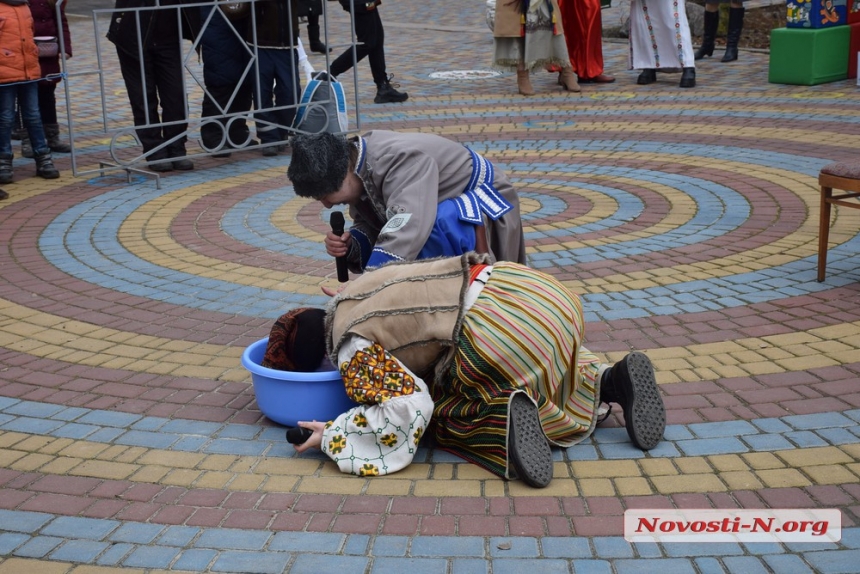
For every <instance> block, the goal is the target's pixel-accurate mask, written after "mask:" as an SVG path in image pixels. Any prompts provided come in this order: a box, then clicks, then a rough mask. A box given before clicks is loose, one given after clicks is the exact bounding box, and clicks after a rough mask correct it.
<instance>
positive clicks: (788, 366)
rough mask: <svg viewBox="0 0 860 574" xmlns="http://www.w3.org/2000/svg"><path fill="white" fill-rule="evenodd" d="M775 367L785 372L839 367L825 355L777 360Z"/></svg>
mask: <svg viewBox="0 0 860 574" xmlns="http://www.w3.org/2000/svg"><path fill="white" fill-rule="evenodd" d="M855 353H856V351H855ZM774 363H776V364H777V365H779V366H780V367H781V368H783V369H784V370H786V371H804V370H810V369H821V368H823V367H832V366H835V365H840V364H841V363H838V362H837V361H836V360H835V359H833V358H831V357H828V356H826V355H807V356H805V357H795V358H791V359H779V360H778V361H774Z"/></svg>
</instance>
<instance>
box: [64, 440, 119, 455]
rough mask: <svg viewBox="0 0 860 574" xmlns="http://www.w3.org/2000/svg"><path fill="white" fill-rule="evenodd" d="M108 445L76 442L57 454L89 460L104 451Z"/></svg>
mask: <svg viewBox="0 0 860 574" xmlns="http://www.w3.org/2000/svg"><path fill="white" fill-rule="evenodd" d="M107 449H108V445H106V444H99V443H95V442H83V441H82V442H76V443H74V444H71V445H69V446H67V447H66V448H64V449H63V450H61V451H60V452H59V453H58V454H60V455H62V456H71V457H75V458H83V459H91V458H95V457H96V456H98V455H99V454H100V453H102V452H104V451H106V450H107Z"/></svg>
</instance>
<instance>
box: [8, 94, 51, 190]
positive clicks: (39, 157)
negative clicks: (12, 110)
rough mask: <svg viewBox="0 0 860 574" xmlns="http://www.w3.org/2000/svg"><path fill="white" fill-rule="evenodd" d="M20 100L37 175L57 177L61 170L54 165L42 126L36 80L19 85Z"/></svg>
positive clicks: (22, 116) (46, 177) (48, 177)
mask: <svg viewBox="0 0 860 574" xmlns="http://www.w3.org/2000/svg"><path fill="white" fill-rule="evenodd" d="M18 102H19V105H20V106H21V121H22V122H23V123H24V127H25V128H26V129H27V135H29V136H30V143H31V144H32V146H33V157H34V159H35V160H36V175H38V176H39V177H42V178H45V179H56V178H58V177H60V172H59V171H57V168H55V167H54V162H53V160H52V158H51V150H50V148H49V147H48V141H47V140H46V139H45V130H44V128H43V127H42V114H41V112H40V111H39V89H38V87H37V85H36V83H35V82H28V83H26V84H19V85H18Z"/></svg>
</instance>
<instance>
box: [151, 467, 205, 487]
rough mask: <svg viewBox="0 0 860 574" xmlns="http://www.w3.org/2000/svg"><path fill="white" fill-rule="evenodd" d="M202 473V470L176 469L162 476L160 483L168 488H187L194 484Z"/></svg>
mask: <svg viewBox="0 0 860 574" xmlns="http://www.w3.org/2000/svg"><path fill="white" fill-rule="evenodd" d="M203 472H204V471H202V470H191V469H188V468H177V469H175V470H171V471H170V472H168V473H167V474H166V475H164V478H162V479H161V482H162V483H164V484H167V485H170V486H184V487H186V488H187V487H190V486H191V485H192V484H194V481H195V480H197V479H198V478H200V475H201V474H203Z"/></svg>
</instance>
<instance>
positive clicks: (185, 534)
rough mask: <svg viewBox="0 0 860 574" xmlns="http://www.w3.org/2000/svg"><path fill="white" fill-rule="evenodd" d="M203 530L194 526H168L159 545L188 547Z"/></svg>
mask: <svg viewBox="0 0 860 574" xmlns="http://www.w3.org/2000/svg"><path fill="white" fill-rule="evenodd" d="M200 532H201V530H200V529H199V528H196V527H194V526H168V527H167V530H165V532H164V534H162V535H161V537H160V538H159V539H158V540H157V544H161V545H164V546H180V547H182V546H188V544H190V543H191V541H192V540H193V539H194V537H195V536H197V535H198V534H199V533H200Z"/></svg>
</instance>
